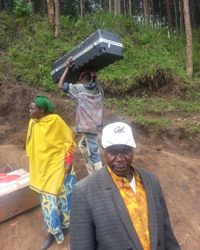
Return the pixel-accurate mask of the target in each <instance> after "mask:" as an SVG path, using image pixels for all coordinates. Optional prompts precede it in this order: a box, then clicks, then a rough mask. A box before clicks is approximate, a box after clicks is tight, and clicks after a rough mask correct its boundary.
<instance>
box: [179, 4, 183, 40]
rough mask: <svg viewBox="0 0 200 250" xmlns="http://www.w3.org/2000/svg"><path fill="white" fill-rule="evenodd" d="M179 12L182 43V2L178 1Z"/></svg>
mask: <svg viewBox="0 0 200 250" xmlns="http://www.w3.org/2000/svg"><path fill="white" fill-rule="evenodd" d="M179 11H180V30H181V42H182V37H183V5H182V0H179Z"/></svg>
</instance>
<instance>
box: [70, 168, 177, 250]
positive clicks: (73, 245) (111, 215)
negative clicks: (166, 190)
mask: <svg viewBox="0 0 200 250" xmlns="http://www.w3.org/2000/svg"><path fill="white" fill-rule="evenodd" d="M136 169H137V171H138V173H139V175H140V178H141V180H142V182H143V184H144V188H145V191H146V196H147V204H148V218H149V230H150V243H151V250H180V247H179V244H178V242H177V240H176V238H175V236H174V234H173V231H172V228H171V224H170V220H169V215H168V211H167V207H166V203H165V199H164V197H163V193H162V190H161V187H160V184H159V181H158V179H157V177H156V176H155V175H154V174H152V173H151V172H149V171H148V170H145V169H143V168H136ZM70 249H71V250H97V249H98V250H143V247H142V245H141V243H140V240H139V238H138V236H137V233H136V231H135V229H134V227H133V224H132V221H131V218H130V216H129V213H128V210H127V209H126V206H125V203H124V201H123V199H122V197H121V194H120V192H119V190H118V188H117V186H116V185H115V183H114V182H113V180H112V178H111V176H110V174H109V172H108V169H107V167H104V168H102V169H101V170H99V171H98V172H96V173H94V174H93V175H90V176H88V177H86V178H84V179H83V180H81V181H80V182H79V183H77V184H76V185H75V186H74V188H73V195H72V205H71V212H70Z"/></svg>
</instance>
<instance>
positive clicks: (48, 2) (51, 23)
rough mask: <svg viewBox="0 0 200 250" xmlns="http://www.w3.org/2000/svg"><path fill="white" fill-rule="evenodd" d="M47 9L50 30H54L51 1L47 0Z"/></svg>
mask: <svg viewBox="0 0 200 250" xmlns="http://www.w3.org/2000/svg"><path fill="white" fill-rule="evenodd" d="M47 9H48V16H49V23H50V27H51V29H54V7H53V0H47Z"/></svg>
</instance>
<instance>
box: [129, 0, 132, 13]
mask: <svg viewBox="0 0 200 250" xmlns="http://www.w3.org/2000/svg"><path fill="white" fill-rule="evenodd" d="M129 13H130V17H132V8H131V0H129Z"/></svg>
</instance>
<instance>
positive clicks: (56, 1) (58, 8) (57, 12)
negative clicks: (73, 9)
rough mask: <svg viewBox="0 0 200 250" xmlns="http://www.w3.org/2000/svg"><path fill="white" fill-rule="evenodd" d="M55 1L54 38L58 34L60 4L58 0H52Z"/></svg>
mask: <svg viewBox="0 0 200 250" xmlns="http://www.w3.org/2000/svg"><path fill="white" fill-rule="evenodd" d="M54 3H55V18H56V31H55V38H57V37H58V36H59V34H60V20H59V19H60V5H59V0H54Z"/></svg>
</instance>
